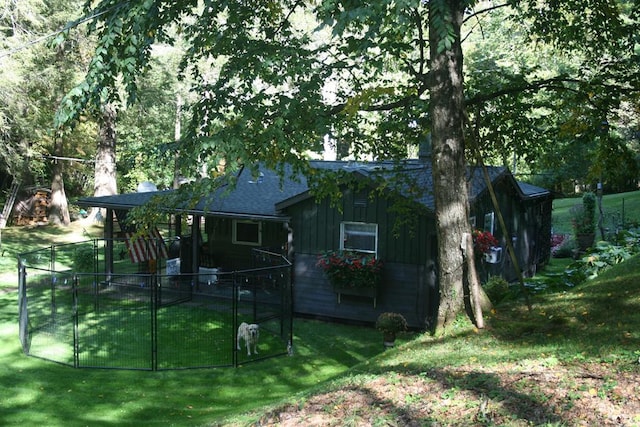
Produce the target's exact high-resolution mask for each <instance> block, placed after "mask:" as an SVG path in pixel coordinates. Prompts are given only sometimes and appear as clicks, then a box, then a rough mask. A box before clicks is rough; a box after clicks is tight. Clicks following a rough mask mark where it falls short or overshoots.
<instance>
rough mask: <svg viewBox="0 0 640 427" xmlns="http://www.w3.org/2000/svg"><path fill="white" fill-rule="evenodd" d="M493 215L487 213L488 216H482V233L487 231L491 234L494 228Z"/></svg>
mask: <svg viewBox="0 0 640 427" xmlns="http://www.w3.org/2000/svg"><path fill="white" fill-rule="evenodd" d="M494 216H495V215H494V213H493V212H489V213H488V214H485V215H484V231H488V232H489V233H491V234H494V233H493V227H494Z"/></svg>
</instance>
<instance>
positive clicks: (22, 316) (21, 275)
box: [18, 258, 30, 354]
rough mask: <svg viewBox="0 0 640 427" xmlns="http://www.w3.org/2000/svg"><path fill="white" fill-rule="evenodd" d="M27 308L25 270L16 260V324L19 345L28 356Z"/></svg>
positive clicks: (19, 261) (19, 260) (20, 261)
mask: <svg viewBox="0 0 640 427" xmlns="http://www.w3.org/2000/svg"><path fill="white" fill-rule="evenodd" d="M28 310H29V307H28V305H27V269H26V267H25V265H24V264H23V263H22V259H20V258H18V322H19V329H20V332H19V335H20V343H21V344H22V351H23V352H24V354H29V347H30V346H29V342H30V339H29V311H28Z"/></svg>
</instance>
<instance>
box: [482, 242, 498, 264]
mask: <svg viewBox="0 0 640 427" xmlns="http://www.w3.org/2000/svg"><path fill="white" fill-rule="evenodd" d="M484 260H485V262H487V263H488V264H498V263H499V262H500V261H502V248H501V247H498V246H492V247H491V249H489V252H487V253H486V254H484Z"/></svg>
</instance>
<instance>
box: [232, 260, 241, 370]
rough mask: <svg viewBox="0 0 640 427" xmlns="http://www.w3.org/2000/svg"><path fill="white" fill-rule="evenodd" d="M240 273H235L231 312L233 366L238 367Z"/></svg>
mask: <svg viewBox="0 0 640 427" xmlns="http://www.w3.org/2000/svg"><path fill="white" fill-rule="evenodd" d="M238 295H239V294H238V275H237V274H236V273H235V272H234V273H233V290H232V292H231V313H232V315H231V316H232V318H233V322H232V327H231V351H232V360H233V367H234V368H237V367H238V346H237V337H236V331H237V330H238Z"/></svg>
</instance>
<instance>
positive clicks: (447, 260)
mask: <svg viewBox="0 0 640 427" xmlns="http://www.w3.org/2000/svg"><path fill="white" fill-rule="evenodd" d="M464 3H465V2H463V1H438V2H437V4H438V7H436V6H435V5H434V4H431V5H430V9H429V19H430V23H429V43H430V51H431V52H430V54H431V70H430V71H431V76H430V82H429V85H430V88H429V95H430V109H429V112H430V115H431V135H432V144H433V182H434V193H435V194H434V195H435V203H436V228H437V234H438V263H439V270H440V281H439V282H440V305H439V307H438V316H437V321H436V327H435V334H436V335H441V334H443V333H444V332H445V331H446V330H447V329H448V327H450V326H451V325H452V324H453V322H454V321H455V319H456V317H457V316H458V314H460V312H462V311H463V308H464V286H463V284H464V283H465V281H466V282H467V283H477V280H478V279H477V277H473V278H471V280H469V279H468V278H467V279H466V280H465V277H464V274H465V271H466V273H467V274H473V273H474V272H473V271H469V270H470V269H466V268H464V267H465V266H464V263H465V259H464V255H463V248H464V246H466V242H465V239H464V236H465V233H471V227H470V225H469V205H468V203H469V201H468V190H467V179H466V178H467V177H466V161H465V154H464V120H465V117H464V90H463V75H462V61H463V58H462V46H461V41H460V26H461V25H462V20H463V13H464ZM438 19H440V20H444V21H445V22H446V25H447V26H448V29H450V30H451V31H452V32H447V33H448V34H453V39H452V40H449V41H447V42H445V40H443V39H442V37H443V33H442V25H437V24H436V25H434V20H438ZM439 28H440V32H438V29H439ZM467 256H470V257H472V258H473V253H471V254H467Z"/></svg>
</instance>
